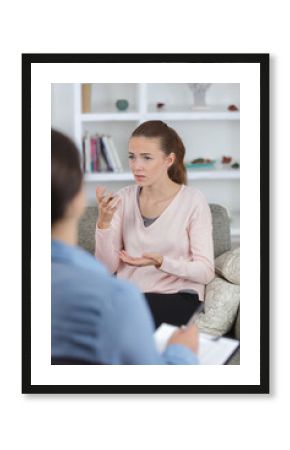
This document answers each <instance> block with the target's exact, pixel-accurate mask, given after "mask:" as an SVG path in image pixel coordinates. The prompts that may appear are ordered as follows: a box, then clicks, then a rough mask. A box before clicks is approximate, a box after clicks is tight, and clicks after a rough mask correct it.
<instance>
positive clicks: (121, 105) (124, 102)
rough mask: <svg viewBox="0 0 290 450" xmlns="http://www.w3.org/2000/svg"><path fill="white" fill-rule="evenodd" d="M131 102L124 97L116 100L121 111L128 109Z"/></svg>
mask: <svg viewBox="0 0 290 450" xmlns="http://www.w3.org/2000/svg"><path fill="white" fill-rule="evenodd" d="M128 106H129V102H128V100H126V99H124V98H120V99H119V100H117V101H116V107H117V109H118V110H119V111H126V109H128Z"/></svg>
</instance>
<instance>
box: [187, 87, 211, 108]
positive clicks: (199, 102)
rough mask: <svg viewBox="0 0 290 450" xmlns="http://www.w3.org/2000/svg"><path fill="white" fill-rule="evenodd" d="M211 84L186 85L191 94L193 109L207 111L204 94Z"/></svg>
mask: <svg viewBox="0 0 290 450" xmlns="http://www.w3.org/2000/svg"><path fill="white" fill-rule="evenodd" d="M211 85H212V83H188V86H189V88H190V90H191V91H192V93H193V108H194V109H207V108H208V107H207V105H206V92H207V90H208V88H209V87H210V86H211Z"/></svg>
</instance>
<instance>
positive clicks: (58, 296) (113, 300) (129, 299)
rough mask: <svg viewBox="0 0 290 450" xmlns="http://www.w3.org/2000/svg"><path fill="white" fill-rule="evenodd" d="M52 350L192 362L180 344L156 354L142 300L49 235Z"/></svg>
mask: <svg viewBox="0 0 290 450" xmlns="http://www.w3.org/2000/svg"><path fill="white" fill-rule="evenodd" d="M51 261H52V268H51V289H52V292H51V295H52V317H51V319H52V356H54V357H62V358H65V357H67V358H74V359H80V360H84V361H88V362H91V363H94V364H97V363H102V364H196V363H197V358H196V356H195V355H194V354H193V353H192V352H191V351H190V350H189V349H188V348H186V347H184V346H180V345H171V346H169V347H168V348H167V349H166V351H165V352H164V353H163V354H162V355H160V354H159V353H158V352H157V350H156V348H155V343H154V339H153V332H154V327H153V320H152V317H151V314H150V312H149V309H148V306H147V304H146V302H145V300H144V298H143V295H142V294H140V293H139V291H138V290H137V288H135V286H133V285H132V284H130V283H128V282H126V281H121V280H117V279H116V278H114V277H112V276H111V275H110V274H109V273H108V272H107V270H106V269H105V268H104V266H103V265H102V264H101V263H100V262H98V261H97V260H96V259H95V258H94V257H93V256H92V255H90V254H89V253H87V252H85V251H84V250H82V249H81V248H80V247H73V246H69V245H66V244H64V243H62V242H60V241H52V246H51Z"/></svg>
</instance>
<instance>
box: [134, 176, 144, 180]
mask: <svg viewBox="0 0 290 450" xmlns="http://www.w3.org/2000/svg"><path fill="white" fill-rule="evenodd" d="M135 178H136V180H144V178H145V176H144V175H135Z"/></svg>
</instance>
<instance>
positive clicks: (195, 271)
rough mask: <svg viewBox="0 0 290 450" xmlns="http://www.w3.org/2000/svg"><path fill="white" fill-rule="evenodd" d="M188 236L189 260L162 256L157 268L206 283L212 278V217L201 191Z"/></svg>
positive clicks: (190, 222)
mask: <svg viewBox="0 0 290 450" xmlns="http://www.w3.org/2000/svg"><path fill="white" fill-rule="evenodd" d="M188 236H189V245H190V249H189V254H190V256H189V258H190V260H189V261H186V260H177V259H173V258H170V257H168V256H164V257H163V262H162V265H161V266H160V268H159V269H160V270H162V271H163V272H166V273H169V274H171V275H176V276H178V277H181V278H184V279H187V280H190V281H192V282H195V283H201V284H207V283H209V282H210V281H211V280H212V279H213V278H214V254H213V238H212V219H211V212H210V209H209V206H208V204H207V201H206V199H205V197H204V196H203V195H202V194H201V193H200V195H199V199H198V203H197V206H196V208H195V209H194V211H193V212H192V214H191V215H190V219H189V223H188Z"/></svg>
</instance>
